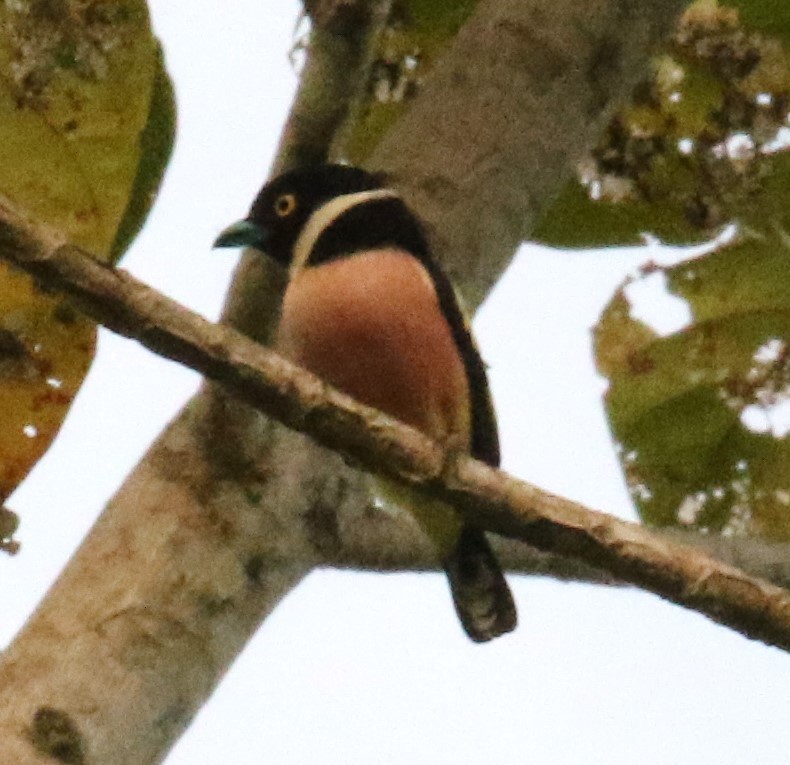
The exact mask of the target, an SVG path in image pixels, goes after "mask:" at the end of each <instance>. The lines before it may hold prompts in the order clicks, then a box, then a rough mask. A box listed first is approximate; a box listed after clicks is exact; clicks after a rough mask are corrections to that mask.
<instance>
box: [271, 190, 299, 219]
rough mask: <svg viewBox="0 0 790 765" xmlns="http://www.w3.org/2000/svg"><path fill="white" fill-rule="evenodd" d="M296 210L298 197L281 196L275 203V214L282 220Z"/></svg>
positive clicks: (290, 195) (291, 195)
mask: <svg viewBox="0 0 790 765" xmlns="http://www.w3.org/2000/svg"><path fill="white" fill-rule="evenodd" d="M295 209H296V197H295V196H294V195H293V194H280V196H279V197H277V199H276V200H275V201H274V212H275V213H277V216H278V217H280V218H285V217H286V216H288V215H290V214H291V213H292V212H293V211H294V210H295Z"/></svg>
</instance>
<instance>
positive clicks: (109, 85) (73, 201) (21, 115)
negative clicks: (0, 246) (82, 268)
mask: <svg viewBox="0 0 790 765" xmlns="http://www.w3.org/2000/svg"><path fill="white" fill-rule="evenodd" d="M173 123H174V116H173V107H172V94H171V92H170V90H169V83H168V81H167V76H166V74H165V73H164V69H163V65H162V60H161V53H160V51H159V48H158V45H157V42H156V40H155V38H154V37H153V35H152V34H151V30H150V25H149V19H148V13H147V9H146V5H145V3H144V2H143V0H113V1H112V2H111V1H110V0H38V1H36V2H13V3H12V2H7V3H3V4H2V5H0V194H2V195H3V196H4V197H6V198H7V199H8V200H9V201H10V202H11V204H12V205H13V206H14V207H16V208H17V209H19V210H20V211H22V212H24V213H25V214H26V215H27V216H28V217H30V218H31V219H33V220H38V221H41V222H42V223H45V224H47V225H49V226H50V227H53V228H57V229H59V230H60V231H62V232H63V234H64V235H65V236H66V238H67V239H69V240H70V241H71V242H73V243H75V244H77V245H80V246H82V247H84V248H86V249H87V250H89V251H90V252H92V253H93V254H94V255H96V256H97V257H99V258H101V259H103V260H106V261H111V260H112V261H114V260H116V259H117V258H118V257H119V256H120V254H121V252H122V250H123V248H124V247H125V246H126V245H127V244H128V242H129V241H130V238H131V237H132V236H133V234H134V233H135V232H136V231H137V229H139V226H140V225H141V223H142V220H144V218H145V216H146V214H147V212H148V209H149V208H150V205H151V203H152V202H153V199H154V196H155V193H156V189H157V188H158V185H159V180H160V178H161V175H162V171H163V168H164V164H165V162H166V160H167V156H168V154H169V150H170V145H171V142H172V132H173ZM122 224H123V226H122V230H121V225H122ZM94 344H95V327H94V326H93V324H92V323H91V322H89V321H88V320H86V319H84V318H83V317H82V316H81V315H80V314H78V313H77V312H76V311H75V310H74V309H72V308H71V307H70V305H69V303H68V302H67V301H66V300H64V299H62V298H60V297H58V296H55V295H50V294H45V293H44V292H43V291H42V289H41V288H40V287H38V286H36V285H34V284H33V282H32V280H31V279H30V278H29V277H27V276H26V275H24V274H21V273H18V272H16V271H14V270H12V269H11V268H10V267H8V266H5V265H0V501H2V500H3V499H4V498H5V497H6V496H7V495H8V494H9V493H10V492H11V491H12V490H13V489H14V487H15V486H16V485H17V484H18V483H19V481H20V480H21V479H22V478H24V476H25V475H26V474H27V472H28V471H29V470H30V468H31V467H32V465H33V464H35V462H36V460H37V459H38V458H39V457H40V456H41V455H42V454H43V453H44V451H45V450H46V448H47V446H48V445H49V443H50V442H51V440H52V438H53V437H54V436H55V434H56V433H57V431H58V428H59V427H60V424H61V423H62V421H63V418H64V417H65V415H66V413H67V411H68V408H69V405H70V404H71V401H72V399H73V397H74V395H75V394H76V393H77V390H78V389H79V386H80V384H81V383H82V380H83V378H84V376H85V373H86V372H87V370H88V368H89V366H90V363H91V360H92V358H93V353H94Z"/></svg>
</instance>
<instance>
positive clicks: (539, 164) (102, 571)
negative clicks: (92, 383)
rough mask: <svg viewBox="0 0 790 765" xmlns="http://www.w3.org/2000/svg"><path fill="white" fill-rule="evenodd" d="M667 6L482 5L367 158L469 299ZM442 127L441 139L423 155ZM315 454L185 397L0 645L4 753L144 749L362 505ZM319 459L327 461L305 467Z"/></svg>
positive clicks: (187, 714)
mask: <svg viewBox="0 0 790 765" xmlns="http://www.w3.org/2000/svg"><path fill="white" fill-rule="evenodd" d="M683 5H684V3H683V2H681V0H652V1H651V2H644V1H642V2H636V0H609V2H606V1H605V0H598V1H597V2H594V3H584V4H578V3H576V2H573V1H572V0H567V2H557V1H556V0H553V1H552V2H550V1H549V0H483V1H482V2H481V3H480V5H479V7H478V10H477V12H476V13H475V15H474V17H473V18H472V19H471V20H470V22H469V23H468V25H467V27H466V29H465V30H464V31H463V34H462V35H461V37H460V38H459V40H458V42H457V44H455V45H453V46H452V47H451V49H450V50H449V52H448V54H447V55H446V57H445V58H444V59H443V61H442V62H440V63H439V64H438V65H437V67H436V68H435V70H434V72H433V74H432V76H431V78H430V80H429V82H427V83H426V85H425V89H424V91H423V93H422V94H421V95H420V96H419V97H418V99H417V100H416V101H415V103H414V105H413V107H412V110H411V112H410V113H409V115H408V116H407V117H406V118H405V119H404V120H403V122H402V124H400V125H398V126H397V127H396V129H395V130H394V131H393V132H392V134H391V136H389V137H388V139H387V141H386V142H385V144H384V145H383V146H382V147H381V149H380V151H379V153H378V154H377V155H376V156H374V158H373V160H372V163H373V164H375V165H377V166H380V167H386V168H387V169H390V170H392V171H393V172H394V174H395V176H396V178H397V179H398V181H399V183H400V184H401V187H402V188H404V189H405V190H406V191H407V192H408V193H409V194H410V195H411V196H412V198H413V199H414V200H415V201H416V203H417V205H418V206H419V208H420V210H421V212H423V214H424V215H425V217H426V218H427V219H428V220H429V221H430V222H431V226H432V233H433V235H434V238H435V241H436V242H437V243H438V244H439V247H440V249H441V251H442V253H443V257H444V259H445V262H446V263H447V264H448V266H450V268H451V271H452V273H453V275H454V276H455V277H456V278H457V279H459V281H460V283H461V284H462V286H463V287H464V289H465V291H466V293H467V295H468V296H469V297H471V298H472V300H473V302H478V301H479V300H480V298H481V297H482V296H483V295H484V294H485V292H486V291H487V289H488V287H489V286H490V285H491V284H492V283H494V282H495V281H496V279H497V278H498V275H499V273H500V272H501V270H502V268H503V267H504V266H505V264H506V263H507V262H508V260H509V258H510V257H511V255H512V252H513V249H514V246H515V244H516V243H517V242H518V240H519V239H520V238H521V237H522V235H523V234H524V233H525V231H526V230H528V226H529V222H530V220H531V219H532V218H533V217H534V215H535V214H536V212H537V211H538V210H539V209H540V208H541V207H542V206H543V205H545V204H546V203H547V202H548V201H549V200H550V198H551V196H552V195H553V193H554V192H555V191H557V190H558V189H559V188H560V185H561V183H562V181H563V180H564V177H565V173H566V172H567V170H568V168H569V167H570V166H571V165H572V164H573V162H574V161H575V160H576V159H577V158H578V157H579V156H580V155H581V154H582V153H583V152H584V151H585V149H586V148H587V145H588V144H589V142H590V141H591V140H592V139H593V137H594V136H595V134H596V132H597V129H598V127H599V126H600V124H601V122H602V120H603V119H604V117H605V115H606V114H607V113H608V112H609V111H610V109H611V107H612V106H613V105H614V103H615V102H616V101H618V100H620V99H622V98H623V97H625V95H626V94H627V93H628V91H629V89H630V87H631V85H632V84H633V81H634V80H635V79H636V78H637V77H638V76H639V74H640V73H641V72H642V71H644V68H645V66H646V65H647V62H648V54H649V49H650V43H651V42H653V41H655V40H657V39H659V38H660V37H661V36H663V35H664V34H666V33H667V32H668V31H669V29H670V27H671V24H672V21H673V19H674V17H675V15H676V14H677V12H678V11H679V10H680V9H681V8H682V6H683ZM488 45H493V47H492V48H491V49H490V50H487V49H486V46H488ZM478 62H479V72H478ZM348 73H349V76H350V77H355V73H354V72H353V71H352V70H349V71H348ZM356 79H357V81H358V78H356ZM445 89H446V90H447V92H445ZM437 133H439V136H438V140H435V138H436V137H437ZM439 143H440V144H441V152H442V153H441V154H440V155H437V157H438V158H437V159H435V160H432V164H424V163H426V162H428V159H429V155H430V154H431V152H430V151H427V147H428V146H429V145H432V146H433V148H434V150H437V151H438V150H439V146H438V144H439ZM422 152H426V153H425V154H423V153H422ZM410 171H414V172H415V175H414V176H410V175H409V172H410ZM251 262H252V261H250V260H247V261H246V263H245V266H244V267H243V268H242V270H240V271H239V275H238V279H237V282H236V284H237V286H236V287H234V291H233V292H232V297H231V301H230V305H229V308H228V315H229V316H230V318H231V319H232V322H233V323H234V324H235V325H236V326H237V327H239V328H240V329H242V330H243V331H244V332H245V333H247V334H249V335H252V336H253V337H258V338H265V337H266V331H267V322H266V320H265V319H264V318H261V317H262V316H263V315H264V311H263V307H265V306H267V305H273V303H272V302H271V301H270V300H269V296H270V294H271V293H268V294H267V292H266V290H265V288H264V287H265V284H266V283H271V282H272V281H273V282H275V289H276V283H277V282H278V280H279V283H280V284H281V283H282V279H281V276H280V275H279V274H276V273H275V272H271V273H263V275H262V276H261V274H260V271H265V267H264V266H258V267H255V268H256V269H258V270H256V273H255V274H252V275H251V273H250V271H251V269H252V268H253V267H252V266H250V263H251ZM259 262H261V263H262V262H263V261H259ZM271 317H272V311H271V310H270V311H269V314H268V318H269V319H271ZM297 443H298V444H299V445H298V447H297V446H295V444H297ZM314 452H315V448H314V447H312V446H309V445H308V444H307V443H306V442H305V440H304V439H303V438H301V437H298V436H295V435H288V434H284V433H283V432H282V431H281V430H280V429H279V428H276V427H273V426H271V425H269V424H268V423H267V421H266V420H264V419H263V418H262V417H261V416H260V415H258V414H257V413H255V412H254V411H253V410H252V409H251V408H249V407H248V406H246V405H244V404H241V403H239V402H237V401H236V400H234V399H232V398H230V397H228V396H225V395H224V394H222V393H218V392H217V391H216V389H214V388H207V389H206V390H204V391H203V392H202V393H201V394H199V395H198V397H197V398H196V399H195V400H193V401H192V402H191V403H190V404H188V405H187V407H186V408H185V410H184V411H183V412H182V413H181V414H180V415H179V416H178V417H177V418H176V420H175V421H174V423H172V424H171V425H170V426H169V427H168V429H166V431H165V432H164V433H163V434H162V436H161V437H160V439H159V441H158V442H157V444H156V445H155V446H154V447H153V448H152V449H151V451H150V453H149V454H148V455H147V456H146V457H145V458H144V459H143V460H142V461H141V463H140V464H139V465H138V467H137V468H136V469H135V471H134V472H133V473H132V475H131V476H130V478H129V479H128V480H127V482H126V483H125V485H124V487H123V488H122V489H121V490H120V491H119V492H118V494H117V495H116V496H115V497H114V498H113V499H112V500H111V502H110V503H109V505H108V507H107V509H106V511H105V514H104V515H103V517H102V518H101V520H100V521H99V522H98V524H97V526H96V527H95V529H94V530H93V531H92V532H91V535H90V536H89V538H88V539H87V540H86V542H85V543H84V545H83V546H82V548H81V549H80V550H79V551H78V552H77V554H76V555H75V557H74V558H73V560H72V562H71V563H70V564H69V567H68V568H67V570H66V571H65V572H64V574H63V575H62V577H61V579H60V580H59V581H58V583H57V584H56V585H55V586H54V587H53V589H52V591H51V592H50V593H49V595H48V596H47V597H46V598H45V600H44V601H43V602H42V604H41V605H40V607H39V609H38V611H37V612H36V614H34V616H33V617H32V618H31V619H30V621H29V622H28V624H27V625H26V626H25V628H24V629H23V631H22V632H21V633H20V635H19V636H18V638H17V639H16V640H15V641H14V643H13V644H12V645H11V646H10V647H9V649H8V650H7V651H6V652H5V654H4V656H3V662H2V664H1V665H0V739H2V741H3V754H4V758H5V760H6V761H8V762H13V763H15V765H33V764H34V763H35V764H36V765H43V764H44V763H47V765H52V762H53V761H54V762H62V763H77V764H78V765H79V764H81V763H91V764H93V763H113V765H132V763H133V764H134V765H147V764H148V763H155V762H159V761H161V759H162V758H163V756H164V755H165V753H166V752H167V750H168V749H169V747H170V746H171V745H172V743H173V741H174V740H175V738H176V737H177V736H178V734H179V733H180V732H181V730H183V728H184V727H185V726H186V725H187V724H188V722H189V720H190V719H191V717H192V715H193V714H194V712H195V710H196V709H197V708H198V707H199V706H200V705H201V703H202V702H203V701H204V700H205V698H206V697H207V696H208V695H209V694H210V693H211V690H212V688H213V687H214V686H215V684H216V683H217V681H218V679H219V678H220V677H221V676H222V674H223V672H224V671H225V669H226V668H227V666H228V665H229V664H230V662H231V661H232V660H233V658H234V657H235V656H236V654H237V653H238V651H239V650H240V648H241V647H242V646H243V645H244V643H245V641H246V640H247V639H248V637H249V635H250V634H251V633H252V631H253V630H254V629H256V627H257V625H258V624H259V623H260V621H261V620H262V619H264V618H265V616H266V614H268V613H269V612H270V611H271V610H272V609H273V608H274V607H275V606H276V604H277V603H278V602H279V600H280V599H281V598H282V596H283V595H284V594H285V593H286V592H287V591H288V590H289V589H290V588H291V587H293V586H294V585H295V584H296V583H297V582H298V581H299V579H300V578H301V576H302V575H303V574H304V573H305V571H306V570H307V569H308V568H309V566H310V565H312V562H313V561H314V560H315V558H316V557H317V556H316V551H318V552H324V551H326V550H329V549H331V547H332V545H334V544H336V541H327V540H333V539H335V537H336V536H337V535H336V534H335V532H334V529H336V528H338V527H339V523H338V522H337V521H336V518H342V517H351V516H350V512H351V510H352V509H356V510H357V512H359V508H360V506H361V502H360V498H361V497H362V496H363V495H362V491H361V480H360V478H359V475H358V474H357V473H355V472H353V471H351V470H349V469H347V468H345V467H343V466H342V465H340V463H339V460H337V458H336V457H333V456H327V455H325V454H323V453H322V454H321V456H320V459H317V458H316V456H315V453H314ZM319 463H320V464H321V465H322V466H324V468H327V467H329V466H331V467H332V469H324V470H321V471H318V470H317V469H316V465H318V464H319ZM305 466H307V467H305ZM327 507H331V508H332V510H331V511H327V510H326V508H327ZM335 509H338V511H339V514H338V515H337V516H335V514H334V510H335ZM344 513H345V514H346V515H344ZM311 519H312V520H311ZM316 519H318V520H317V521H316ZM333 519H335V522H334V524H333ZM327 529H328V531H327ZM330 557H331V556H328V555H327V556H326V558H327V559H329V558H330Z"/></svg>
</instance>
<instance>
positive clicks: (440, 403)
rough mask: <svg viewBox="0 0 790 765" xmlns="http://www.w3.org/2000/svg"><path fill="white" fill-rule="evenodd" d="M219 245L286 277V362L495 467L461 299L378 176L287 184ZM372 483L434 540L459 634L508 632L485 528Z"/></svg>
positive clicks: (504, 590) (481, 367) (510, 608)
mask: <svg viewBox="0 0 790 765" xmlns="http://www.w3.org/2000/svg"><path fill="white" fill-rule="evenodd" d="M214 246H215V247H252V248H254V249H256V250H259V251H261V252H262V253H264V254H265V255H266V256H268V257H270V258H272V259H273V260H275V261H276V262H277V263H279V264H281V265H282V266H283V267H284V268H286V269H287V270H288V282H287V286H286V288H285V293H284V296H283V301H282V308H281V311H280V318H279V324H278V327H277V330H276V335H275V337H276V339H275V348H276V350H278V351H279V352H280V353H281V354H282V355H284V356H285V357H286V358H289V359H290V360H291V361H293V362H295V363H296V364H299V365H300V366H302V367H304V368H306V369H307V370H309V371H310V372H312V373H314V374H315V375H317V376H318V377H320V378H322V379H323V380H325V381H326V382H328V383H329V384H330V385H332V386H334V387H335V388H337V389H339V390H341V391H343V392H344V393H346V394H348V395H350V396H352V397H353V398H354V399H356V400H358V401H359V402H361V403H363V404H366V405H368V406H371V407H374V408H376V409H378V410H381V411H383V412H384V413H386V414H388V415H390V416H392V417H394V418H396V419H398V420H400V421H402V422H404V423H406V424H408V425H411V426H412V427H415V428H417V429H418V430H421V431H422V432H423V433H425V434H426V435H428V436H429V437H431V438H433V439H435V440H436V441H438V442H440V443H442V444H443V445H444V446H445V448H447V449H453V450H457V451H463V452H466V453H469V454H471V455H472V456H473V457H475V458H477V459H479V460H482V461H483V462H486V463H488V464H489V465H493V466H495V467H497V466H498V465H499V462H500V451H499V436H498V431H497V422H496V416H495V413H494V409H493V404H492V400H491V396H490V392H489V387H488V380H487V372H486V367H485V364H484V362H483V361H482V359H481V356H480V354H479V352H478V349H477V346H476V344H475V341H474V338H473V336H472V333H471V329H470V326H469V323H468V321H467V319H466V315H465V312H464V311H463V309H462V306H461V303H460V298H459V296H458V295H457V293H456V292H455V290H454V288H453V286H452V284H451V282H450V280H449V278H448V277H447V275H446V274H445V272H444V271H443V270H442V268H441V267H440V265H439V263H438V261H437V260H436V258H435V257H434V255H433V253H432V251H431V248H430V246H429V242H428V238H427V235H426V233H425V226H424V224H423V223H422V222H421V220H420V218H419V217H418V216H417V214H416V213H415V212H414V211H413V210H412V209H411V208H410V207H409V206H408V205H407V204H406V202H405V201H404V199H403V198H402V197H401V195H400V194H399V193H398V192H397V191H396V190H395V189H394V188H391V187H390V186H389V185H388V182H387V180H386V177H385V175H384V174H383V173H372V172H368V171H366V170H363V169H361V168H358V167H353V166H351V165H344V164H321V165H314V166H307V167H303V168H299V169H296V170H291V171H289V172H286V173H283V174H282V175H280V176H278V177H276V178H274V179H273V180H271V181H270V182H268V183H266V184H265V185H264V186H263V188H262V189H261V190H260V191H259V193H258V195H257V196H256V198H255V200H254V202H253V204H252V206H251V208H250V210H249V213H248V215H247V216H246V217H245V218H244V219H243V220H241V221H238V222H237V223H234V224H232V225H230V226H228V227H227V228H226V229H224V230H223V231H222V232H221V233H220V235H219V236H218V237H217V239H216V241H215V242H214ZM374 481H375V491H376V494H377V497H378V498H379V500H381V501H383V502H384V503H385V504H388V505H393V504H394V505H396V506H399V507H401V508H403V509H406V510H408V511H410V512H411V513H412V515H413V516H414V517H415V518H416V520H417V522H418V525H419V526H420V527H421V528H422V529H423V531H424V532H425V533H426V534H427V536H428V537H429V538H430V540H431V542H432V543H433V545H434V547H435V549H436V553H437V556H438V557H439V558H440V560H441V563H442V566H443V568H444V570H445V572H446V574H447V577H448V580H449V584H450V591H451V595H452V599H453V602H454V604H455V609H456V612H457V614H458V617H459V620H460V623H461V625H462V627H463V629H464V630H465V632H466V634H467V635H468V636H469V637H470V638H471V639H472V640H473V641H475V642H477V643H482V642H485V641H489V640H491V639H493V638H495V637H498V636H499V635H502V634H504V633H506V632H510V631H511V630H513V629H514V628H515V626H516V621H517V617H516V608H515V605H514V601H513V596H512V594H511V592H510V589H509V587H508V585H507V582H506V580H505V577H504V575H503V574H502V571H501V569H500V566H499V563H498V561H497V559H496V557H495V555H494V552H493V551H492V549H491V546H490V544H489V542H488V540H487V538H486V536H485V533H484V532H483V530H482V529H480V528H478V527H477V526H474V525H472V524H469V523H467V522H464V521H462V520H461V518H460V516H459V514H458V513H457V512H456V511H455V510H454V509H453V508H452V507H451V506H450V505H449V504H447V503H446V502H443V501H441V500H437V499H431V498H426V497H425V496H424V495H423V494H421V493H419V492H418V491H417V490H416V489H412V488H407V487H405V486H402V485H400V484H396V483H395V482H394V481H393V480H390V479H381V478H377V479H374Z"/></svg>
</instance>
